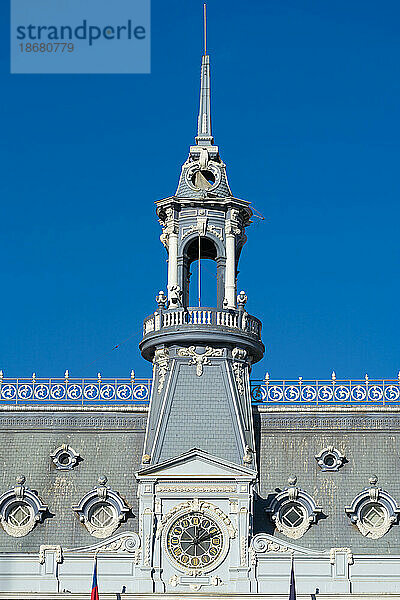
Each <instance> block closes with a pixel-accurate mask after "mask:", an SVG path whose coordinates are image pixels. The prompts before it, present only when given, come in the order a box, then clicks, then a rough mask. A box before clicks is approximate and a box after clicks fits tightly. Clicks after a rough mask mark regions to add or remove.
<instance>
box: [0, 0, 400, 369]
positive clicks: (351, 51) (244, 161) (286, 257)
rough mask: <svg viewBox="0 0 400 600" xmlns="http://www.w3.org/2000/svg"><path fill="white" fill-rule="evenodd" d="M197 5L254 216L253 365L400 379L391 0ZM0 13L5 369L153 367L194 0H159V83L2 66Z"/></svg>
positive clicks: (185, 140)
mask: <svg viewBox="0 0 400 600" xmlns="http://www.w3.org/2000/svg"><path fill="white" fill-rule="evenodd" d="M6 4H7V3H6V2H5V1H4V0H3V2H1V8H0V10H1V11H3V13H4V11H5V10H6ZM208 6H209V8H208V13H209V52H210V55H211V65H212V111H213V125H214V135H215V139H216V143H218V144H219V146H220V150H221V154H222V158H223V159H224V160H225V162H226V163H227V165H228V175H229V178H230V183H231V188H232V190H233V193H234V194H235V195H236V196H238V197H242V198H245V199H247V200H250V201H251V202H252V204H253V205H254V206H255V207H256V208H257V209H258V210H259V211H260V212H261V213H262V214H263V215H264V216H265V221H262V222H257V223H256V224H255V225H254V226H252V227H251V228H249V229H248V243H247V245H246V247H245V249H244V252H243V254H242V259H241V263H240V275H239V287H240V289H245V290H246V291H247V294H248V296H249V302H248V310H249V312H251V313H252V314H254V315H257V316H258V317H260V318H261V319H262V320H263V327H264V329H263V339H264V342H265V344H266V346H267V354H266V357H265V358H264V360H263V361H262V363H260V365H259V366H258V365H257V366H256V367H255V368H254V373H253V375H254V376H263V375H264V373H265V371H267V370H268V371H269V372H270V374H271V377H272V378H295V377H298V376H299V375H302V376H303V377H304V378H326V377H329V376H330V373H331V371H332V369H335V371H336V374H337V377H338V378H339V377H340V378H347V377H352V378H358V377H362V376H364V374H365V372H368V374H369V376H370V377H384V378H391V377H396V376H397V372H398V371H399V369H400V335H399V328H400V316H399V292H400V278H399V266H400V265H399V262H400V251H399V226H400V208H399V197H400V181H399V174H398V172H399V162H400V152H399V150H400V148H399V138H400V119H399V105H400V73H399V70H400V67H399V65H400V62H399V51H400V48H399V46H400V36H399V27H398V24H399V18H400V5H399V3H398V2H397V1H395V0H393V1H388V0H383V1H381V2H379V3H378V2H376V1H374V2H372V1H368V0H367V1H365V0H364V1H363V2H361V1H358V0H353V1H352V2H348V1H344V0H337V1H336V2H328V1H327V0H313V1H311V0H275V1H269V0H257V1H256V0H249V1H246V2H243V1H241V2H238V1H237V0H210V1H209V3H208ZM1 17H2V18H1V22H2V27H3V31H2V35H1V45H2V52H1V62H0V65H1V84H0V85H1V157H0V165H1V180H0V182H1V184H0V185H1V218H0V231H1V236H0V254H1V263H0V264H1V279H0V281H1V284H0V285H1V294H0V322H1V332H0V368H2V369H3V371H4V374H5V375H6V376H10V377H11V376H13V377H15V376H21V377H23V376H25V377H26V376H29V375H30V374H31V373H32V371H35V372H36V373H37V375H38V376H42V377H44V376H53V377H55V376H61V375H62V374H63V373H64V370H65V369H67V368H68V369H69V370H70V374H71V376H87V377H89V376H95V374H96V373H97V372H98V371H101V372H102V374H103V375H104V376H120V377H122V376H128V375H129V372H130V370H131V368H134V369H135V371H136V373H137V375H138V376H139V375H143V376H148V375H149V374H150V373H151V369H150V365H149V364H148V363H146V361H144V360H143V359H142V358H141V357H140V354H139V351H138V342H139V340H140V334H141V325H142V320H143V318H144V317H145V316H146V315H147V314H149V313H150V312H152V311H153V310H154V308H155V303H154V296H155V294H156V292H157V291H158V290H159V289H161V288H162V287H164V285H165V276H166V262H165V259H166V256H165V251H164V248H163V247H162V245H161V243H160V242H159V234H160V229H159V224H158V222H157V219H156V217H155V213H154V204H153V202H154V200H156V199H159V198H162V197H164V196H168V195H170V194H173V193H174V191H175V189H176V184H177V181H178V176H179V172H180V166H181V164H182V162H183V161H184V160H185V159H186V156H187V152H188V147H189V145H190V144H191V143H192V142H193V136H194V135H195V122H196V111H197V108H198V87H199V67H200V56H201V45H202V30H201V18H202V3H201V2H200V1H197V0H196V1H194V0H190V1H188V0H185V1H183V0H182V1H177V0H169V1H168V2H165V1H164V0H153V3H152V73H151V75H91V76H90V75H88V76H86V75H76V76H75V75H43V76H39V75H30V76H29V75H10V74H9V49H8V39H7V36H8V14H7V13H4V14H2V15H1ZM3 17H4V18H3ZM127 338H130V339H129V340H128V341H127V342H126V343H124V344H122V345H121V346H120V347H119V348H118V349H116V350H111V349H112V348H113V347H114V346H115V345H116V344H119V343H121V342H122V341H124V340H126V339H127Z"/></svg>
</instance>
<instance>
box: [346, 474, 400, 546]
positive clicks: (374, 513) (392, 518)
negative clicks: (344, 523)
mask: <svg viewBox="0 0 400 600" xmlns="http://www.w3.org/2000/svg"><path fill="white" fill-rule="evenodd" d="M369 483H370V484H371V486H372V487H370V488H365V489H364V490H363V491H362V492H360V493H359V494H357V496H356V497H355V498H354V499H353V502H352V503H351V505H350V506H346V507H345V511H346V513H347V515H348V516H349V517H350V519H351V522H352V523H354V524H355V525H356V526H357V528H358V530H359V531H360V533H361V534H362V535H364V536H365V537H369V538H371V539H374V540H376V539H378V538H381V537H382V536H384V535H385V533H387V532H388V531H389V529H390V528H391V526H392V525H393V524H394V523H397V522H398V520H399V513H400V506H399V505H398V504H397V502H396V500H395V499H394V498H392V496H390V495H389V494H388V493H387V492H385V491H384V490H382V489H381V488H378V487H376V484H377V483H378V478H377V477H376V475H374V476H372V477H370V480H369Z"/></svg>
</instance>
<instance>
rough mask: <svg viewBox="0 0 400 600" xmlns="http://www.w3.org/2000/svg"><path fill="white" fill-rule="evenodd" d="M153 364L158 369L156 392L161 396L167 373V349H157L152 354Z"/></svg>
mask: <svg viewBox="0 0 400 600" xmlns="http://www.w3.org/2000/svg"><path fill="white" fill-rule="evenodd" d="M153 364H154V365H155V366H157V367H158V385H157V392H158V393H159V394H161V392H162V390H163V387H164V382H165V378H166V376H167V373H168V371H169V351H168V348H157V349H156V351H155V353H154V359H153Z"/></svg>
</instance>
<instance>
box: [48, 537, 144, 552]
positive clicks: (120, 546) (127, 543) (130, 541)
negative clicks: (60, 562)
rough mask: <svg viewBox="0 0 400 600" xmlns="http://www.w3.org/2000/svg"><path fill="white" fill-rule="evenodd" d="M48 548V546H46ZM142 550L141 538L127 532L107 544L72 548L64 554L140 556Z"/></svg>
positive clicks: (111, 539)
mask: <svg viewBox="0 0 400 600" xmlns="http://www.w3.org/2000/svg"><path fill="white" fill-rule="evenodd" d="M45 548H47V546H45ZM139 550H140V537H139V536H138V534H137V533H135V532H134V531H127V532H125V533H119V534H118V535H115V536H113V537H111V538H109V539H108V540H107V541H105V542H99V543H98V544H93V545H91V546H84V547H83V548H71V549H69V550H64V553H67V552H68V554H73V553H74V552H76V553H79V554H82V553H85V554H100V553H103V552H104V553H113V554H125V553H129V554H134V555H135V557H137V556H138V553H139Z"/></svg>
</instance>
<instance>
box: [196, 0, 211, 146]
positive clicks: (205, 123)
mask: <svg viewBox="0 0 400 600" xmlns="http://www.w3.org/2000/svg"><path fill="white" fill-rule="evenodd" d="M213 143H214V138H213V137H212V134H211V102H210V57H209V56H208V54H207V13H206V4H204V54H203V56H202V59H201V82H200V108H199V117H198V121H197V137H196V144H197V145H198V146H211V145H212V144H213Z"/></svg>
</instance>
